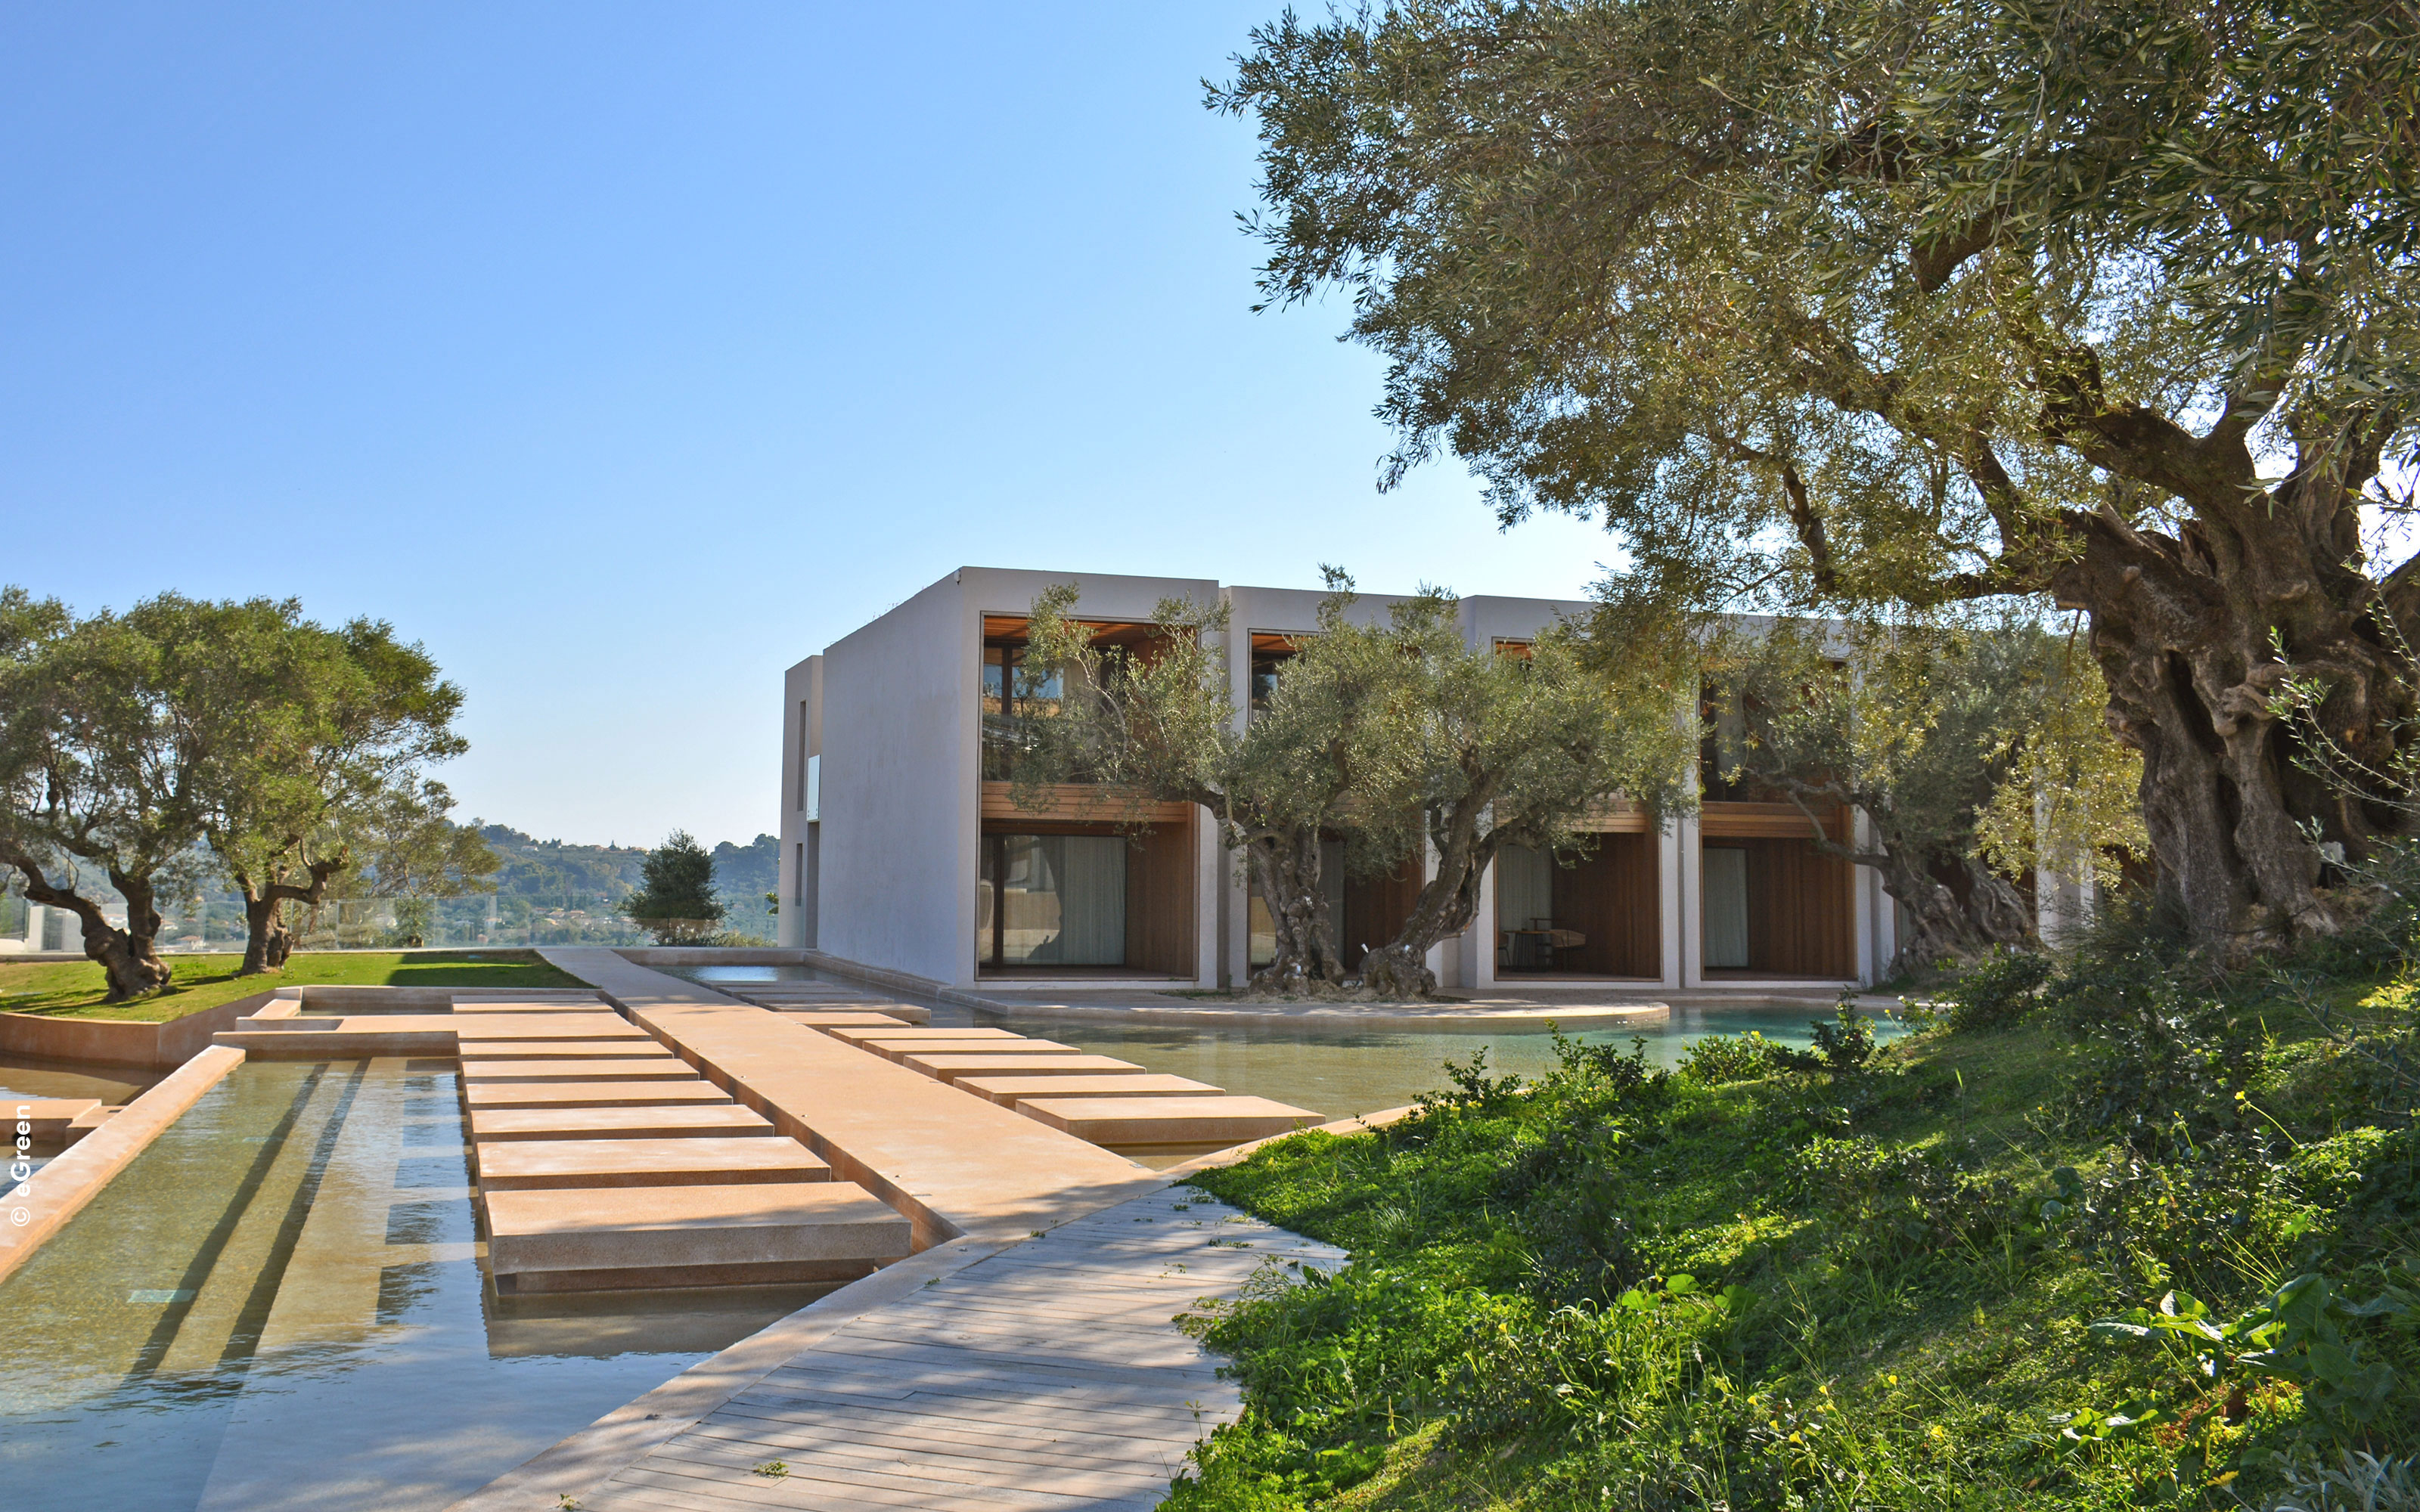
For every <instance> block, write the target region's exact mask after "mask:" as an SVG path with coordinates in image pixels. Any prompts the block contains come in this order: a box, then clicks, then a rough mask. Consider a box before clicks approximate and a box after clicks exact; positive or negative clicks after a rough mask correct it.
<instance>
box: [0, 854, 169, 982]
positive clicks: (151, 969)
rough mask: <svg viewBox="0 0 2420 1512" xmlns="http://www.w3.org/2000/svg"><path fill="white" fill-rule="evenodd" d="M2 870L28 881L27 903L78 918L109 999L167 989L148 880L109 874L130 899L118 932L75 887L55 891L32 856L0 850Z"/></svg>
mask: <svg viewBox="0 0 2420 1512" xmlns="http://www.w3.org/2000/svg"><path fill="white" fill-rule="evenodd" d="M0 866H10V867H14V868H15V869H16V870H17V873H18V875H19V876H21V877H22V878H23V879H24V892H25V901H26V902H28V903H40V904H42V905H43V906H44V907H46V908H64V909H66V910H67V911H68V912H70V913H71V914H73V915H75V916H76V920H77V922H78V924H79V925H80V926H81V927H82V930H83V937H84V953H85V957H86V958H87V959H89V960H92V961H96V962H99V963H100V964H101V973H102V975H103V977H104V978H105V979H106V980H108V983H109V1001H111V1002H113V1003H124V1002H130V1001H132V1000H133V999H134V998H137V997H148V996H150V995H152V994H153V993H156V992H159V991H160V990H162V989H163V988H164V987H166V986H167V985H168V980H169V973H168V965H167V963H166V962H163V961H162V960H161V959H160V950H159V945H158V936H159V933H160V910H159V908H158V906H157V904H156V900H155V899H154V898H153V896H152V892H151V881H150V879H149V878H148V877H132V876H127V875H125V874H123V873H121V872H116V871H113V872H111V873H110V877H109V881H110V886H112V887H116V889H117V893H118V896H120V897H122V898H124V899H125V900H126V927H125V928H123V929H120V928H118V927H117V926H116V925H115V924H112V923H111V922H110V921H109V919H108V918H107V916H105V915H103V914H102V913H101V905H100V904H99V903H94V902H93V901H92V900H90V899H88V898H85V897H82V896H80V895H78V894H77V893H76V892H75V891H74V890H72V889H71V888H67V887H53V886H52V885H51V883H50V880H49V879H48V878H46V877H45V876H44V875H43V874H42V869H41V866H40V864H39V862H38V861H37V860H36V859H35V858H34V857H33V856H27V855H25V854H23V853H22V852H19V851H14V850H8V849H6V848H0Z"/></svg>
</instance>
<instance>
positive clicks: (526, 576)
mask: <svg viewBox="0 0 2420 1512" xmlns="http://www.w3.org/2000/svg"><path fill="white" fill-rule="evenodd" d="M1279 6H1280V0H1257V3H1249V4H1228V3H1224V0H1202V3H1192V4H1187V5H1134V4H1131V3H1128V4H1123V5H1099V6H1076V5H1047V6H1046V5H1035V4H1026V5H1019V6H1014V7H1003V6H997V5H981V6H977V5H966V6H922V7H880V6H877V7H866V6H848V7H838V6H825V5H818V4H811V3H801V0H790V3H782V4H750V3H736V0H716V3H714V4H710V5H675V4H669V3H662V4H656V5H650V6H634V5H613V4H599V3H593V0H592V3H583V4H579V5H570V4H557V5H548V4H512V3H506V4H480V5H468V4H453V5H443V4H429V3H426V0H423V3H417V4H411V5H403V4H351V5H341V6H337V5H328V4H324V3H314V4H293V5H269V4H240V3H239V4H225V5H209V6H195V5H190V4H178V5H151V6H132V5H120V4H111V3H105V0H98V3H96V0H79V3H77V4H74V5H57V6H37V5H20V6H12V7H9V8H8V10H7V12H6V13H5V17H0V130H5V133H6V142H7V146H6V147H5V149H0V205H5V207H6V208H5V211H0V581H7V582H15V583H19V584H22V585H23V586H25V587H27V588H29V589H31V590H33V591H35V592H36V593H39V594H55V595H57V596H60V597H62V598H65V599H66V600H68V601H69V602H70V604H72V605H74V606H75V607H76V608H78V609H99V608H101V607H102V606H105V605H106V606H112V607H123V606H125V605H126V604H128V603H130V602H132V601H133V600H135V599H137V598H140V597H142V596H144V595H146V594H151V593H154V592H158V591H160V590H163V589H172V588H173V589H177V590H179V591H182V592H184V593H187V594H196V595H202V596H210V597H225V596H250V595H254V594H269V595H273V596H279V597H284V596H288V595H292V596H297V597H300V598H301V599H302V602H303V604H304V606H305V609H307V610H308V611H309V612H310V613H311V614H312V615H313V616H314V617H315V618H319V619H321V620H325V621H334V620H341V619H345V618H349V617H350V616H353V615H371V616H375V617H378V618H382V619H387V620H391V621H393V622H394V623H395V624H396V625H397V626H398V627H399V628H400V629H401V630H402V632H403V633H404V634H405V635H407V636H408V637H411V638H415V639H418V640H422V641H424V642H426V643H427V646H428V648H429V649H430V651H431V652H432V653H433V654H434V655H435V656H436V657H437V658H438V660H439V662H440V664H441V665H442V666H443V667H444V669H445V671H446V672H447V673H448V674H449V675H450V676H452V677H453V678H454V679H456V680H457V681H458V682H459V683H460V684H461V685H462V686H463V687H464V688H465V689H466V691H467V693H468V705H467V714H466V717H465V731H466V733H468V735H469V736H470V738H471V741H472V751H471V754H470V755H469V756H467V757H465V758H464V759H462V760H461V761H459V762H458V763H456V764H453V765H452V766H451V767H449V768H448V769H447V770H446V773H445V775H446V776H447V777H448V779H449V780H450V781H451V782H452V783H453V785H454V788H455V791H456V792H457V793H458V795H460V797H461V799H462V807H461V812H462V814H463V815H464V816H465V817H470V816H473V815H476V816H479V817H483V818H486V819H489V820H491V821H502V822H504V823H508V824H511V825H515V826H517V827H519V828H521V829H525V830H530V831H532V832H535V834H537V835H538V836H539V837H540V838H541V839H544V838H551V837H560V838H562V839H566V840H574V841H622V842H624V843H633V842H637V843H652V842H654V841H656V840H657V839H659V837H660V836H662V834H663V833H664V832H665V831H667V830H669V829H671V828H673V827H674V826H676V825H677V826H682V827H686V828H689V829H691V830H693V831H695V832H697V833H698V834H699V835H700V836H701V837H703V838H704V839H706V841H708V842H709V843H710V842H712V841H717V840H723V839H733V840H745V839H746V838H748V837H749V836H752V835H753V834H755V833H756V832H757V831H759V830H766V829H771V828H773V827H774V826H775V824H776V804H777V802H778V795H777V792H776V789H777V787H778V775H777V766H778V764H779V754H780V753H779V737H780V718H781V710H780V702H781V672H782V669H783V667H785V666H787V665H789V664H790V663H792V662H795V661H797V660H798V659H799V658H800V657H802V656H807V655H809V654H811V653H813V652H815V651H818V650H820V649H822V647H823V646H824V645H826V644H827V643H828V642H830V641H831V640H837V639H838V638H839V637H840V636H842V635H844V634H845V633H847V632H848V631H849V630H850V629H852V628H854V627H855V626H857V625H860V624H861V623H863V622H864V621H865V620H867V619H869V618H871V617H873V616H874V615H876V614H879V613H881V612H882V611H883V610H884V609H887V608H888V607H890V606H891V605H892V604H894V603H896V602H898V601H899V600H901V599H903V598H905V597H907V595H908V594H911V593H913V592H914V591H915V590H917V589H918V588H920V587H922V586H923V585H924V584H925V583H928V582H930V581H932V580H934V579H938V578H939V577H941V576H943V575H944V574H946V573H947V572H949V571H950V570H952V569H953V568H954V567H957V566H959V565H961V564H965V563H979V564H985V565H998V566H1018V567H1036V568H1053V567H1064V568H1068V569H1075V570H1085V571H1102V572H1120V571H1130V572H1145V573H1170V574H1184V575H1198V576H1205V577H1214V578H1218V579H1222V580H1225V581H1231V582H1249V583H1259V584H1273V585H1280V586H1285V585H1294V586H1303V587H1311V586H1316V584H1317V580H1318V579H1317V566H1318V563H1321V562H1323V561H1333V562H1338V563H1343V564H1344V565H1346V566H1347V567H1349V568H1351V569H1352V570H1353V571H1354V572H1355V573H1356V574H1357V576H1358V578H1359V579H1360V581H1361V582H1362V584H1363V585H1364V586H1365V587H1368V588H1371V589H1373V590H1383V589H1402V588H1407V587H1409V586H1411V585H1413V584H1414V583H1415V582H1417V581H1419V580H1422V579H1427V580H1432V581H1441V582H1443V583H1445V584H1447V585H1448V586H1450V587H1452V588H1455V589H1458V590H1460V591H1462V592H1465V593H1499V594H1542V595H1554V596H1575V595H1576V594H1579V593H1580V592H1581V591H1582V590H1583V589H1584V587H1585V585H1586V584H1587V583H1588V582H1589V581H1590V580H1591V579H1593V578H1594V577H1595V576H1596V572H1597V568H1596V563H1598V562H1599V561H1600V560H1602V559H1605V558H1606V557H1608V556H1609V555H1610V554H1611V546H1612V543H1611V541H1610V540H1609V538H1607V537H1606V536H1605V535H1604V534H1602V533H1601V532H1597V531H1594V530H1591V529H1590V528H1588V527H1587V526H1585V525H1583V524H1581V523H1579V522H1576V521H1568V520H1549V521H1542V522H1538V523H1532V524H1528V525H1525V526H1523V527H1521V528H1519V529H1518V530H1516V531H1514V532H1511V533H1509V534H1499V533H1498V532H1497V531H1496V529H1495V526H1494V523H1493V521H1492V519H1491V518H1490V517H1489V516H1488V514H1487V511H1486V509H1485V507H1484V506H1483V505H1482V504H1481V502H1480V501H1479V495H1478V489H1477V487H1476V486H1475V485H1474V484H1473V483H1471V481H1470V480H1469V479H1468V478H1466V476H1465V475H1464V474H1463V472H1462V471H1461V469H1460V468H1459V467H1458V466H1456V465H1453V464H1450V463H1449V464H1445V465H1442V466H1431V467H1430V468H1428V469H1426V470H1424V471H1423V472H1422V473H1420V474H1419V475H1417V476H1416V477H1415V478H1414V479H1412V480H1411V481H1410V482H1409V483H1407V484H1406V485H1405V486H1404V487H1402V488H1401V489H1399V490H1397V491H1396V492H1394V493H1392V494H1388V495H1380V494H1379V493H1378V492H1377V491H1376V489H1375V486H1374V479H1375V476H1376V464H1377V461H1378V459H1379V458H1380V456H1381V455H1383V454H1384V453H1385V451H1386V450H1387V448H1388V441H1389V438H1388V433H1387V432H1386V431H1385V429H1384V428H1383V427H1381V426H1380V425H1379V424H1377V423H1376V422H1375V421H1374V420H1373V419H1372V418H1371V414H1370V409H1371V406H1372V405H1373V403H1374V402H1375V400H1376V399H1377V397H1378V382H1379V377H1380V373H1379V368H1378V365H1377V363H1376V362H1375V360H1374V359H1373V358H1372V357H1371V356H1370V355H1369V354H1367V353H1366V352H1363V351H1362V350H1360V349H1359V348H1357V347H1345V346H1342V345H1340V344H1338V342H1337V341H1336V339H1335V338H1336V336H1337V334H1338V332H1340V331H1341V330H1342V327H1343V324H1344V319H1345V313H1344V309H1343V306H1342V302H1341V301H1331V302H1330V303H1328V304H1327V305H1326V306H1324V307H1317V308H1309V309H1296V310H1293V311H1287V312H1271V313H1268V314H1264V315H1259V316H1255V315H1253V314H1251V313H1250V308H1249V306H1250V304H1251V301H1252V298H1253V291H1252V283H1251V280H1252V270H1253V268H1254V266H1255V264H1256V262H1257V260H1258V259H1257V255H1256V249H1255V247H1254V245H1253V243H1251V242H1250V241H1249V240H1248V239H1246V238H1245V237H1244V236H1242V235H1240V234H1239V233H1238V231H1237V229H1236V226H1235V221H1234V216H1235V213H1236V212H1237V211H1238V210H1242V209H1246V208H1249V205H1250V203H1251V183H1252V178H1253V172H1254V164H1253V137H1252V131H1251V126H1250V123H1249V122H1247V121H1239V120H1234V119H1231V118H1227V117H1222V116H1213V115H1211V114H1210V113H1209V112H1207V111H1205V110H1204V109H1203V108H1202V102H1201V101H1202V88H1201V82H1200V81H1201V80H1202V78H1203V77H1204V76H1205V75H1210V76H1222V77H1223V75H1224V73H1225V72H1226V69H1227V60H1228V59H1229V57H1230V56H1231V55H1232V54H1234V53H1235V52H1236V51H1238V50H1239V49H1241V48H1242V47H1243V46H1244V45H1245V41H1246V36H1247V33H1248V32H1249V29H1250V28H1251V26H1253V25H1254V24H1256V23H1259V22H1261V21H1264V20H1265V19H1267V18H1268V17H1270V16H1271V15H1273V14H1275V13H1276V11H1277V9H1278V8H1279Z"/></svg>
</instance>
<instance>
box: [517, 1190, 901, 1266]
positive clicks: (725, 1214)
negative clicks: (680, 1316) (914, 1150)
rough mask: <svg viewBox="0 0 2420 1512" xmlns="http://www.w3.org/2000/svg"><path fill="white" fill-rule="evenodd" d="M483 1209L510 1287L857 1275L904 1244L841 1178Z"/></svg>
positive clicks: (567, 1195)
mask: <svg viewBox="0 0 2420 1512" xmlns="http://www.w3.org/2000/svg"><path fill="white" fill-rule="evenodd" d="M487 1208H488V1262H489V1269H490V1270H491V1271H492V1272H493V1273H494V1274H495V1275H496V1276H497V1278H498V1280H499V1281H500V1282H501V1281H502V1280H503V1279H504V1278H505V1277H511V1278H512V1279H513V1281H514V1283H515V1286H514V1289H515V1290H533V1289H547V1290H552V1289H571V1288H578V1287H580V1286H582V1284H583V1283H586V1284H590V1285H609V1286H610V1285H615V1284H618V1283H619V1280H620V1278H623V1277H627V1276H629V1275H632V1274H634V1273H652V1274H661V1275H675V1274H678V1273H683V1272H694V1271H697V1270H700V1269H707V1270H710V1271H711V1272H713V1273H718V1275H719V1276H728V1275H730V1274H731V1273H733V1272H734V1271H737V1270H739V1269H741V1268H745V1270H746V1271H748V1272H751V1273H759V1274H769V1273H780V1274H783V1275H787V1276H795V1277H797V1278H799V1279H805V1278H807V1276H808V1275H809V1274H810V1273H826V1274H830V1275H832V1276H835V1277H837V1276H841V1275H861V1274H864V1273H867V1272H869V1271H871V1270H873V1269H874V1268H875V1267H876V1266H877V1265H881V1264H884V1263H886V1262H888V1261H891V1260H896V1259H904V1258H906V1257H907V1250H908V1223H907V1219H906V1218H903V1217H901V1216H900V1215H899V1214H898V1213H896V1212H893V1211H892V1210H891V1209H890V1208H888V1207H886V1206H884V1205H883V1204H882V1203H880V1202H878V1201H876V1200H875V1199H874V1198H873V1197H871V1196H867V1195H866V1194H865V1193H864V1192H863V1191H861V1189H859V1188H858V1187H855V1186H852V1185H850V1184H848V1183H847V1182H845V1181H829V1180H827V1181H798V1182H766V1181H749V1182H742V1183H737V1184H734V1185H730V1186H650V1187H607V1188H585V1189H579V1190H570V1191H563V1190H555V1191H525V1192H496V1193H491V1194H489V1197H488V1199H487ZM599 1273H602V1274H599ZM541 1278H543V1279H541Z"/></svg>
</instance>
